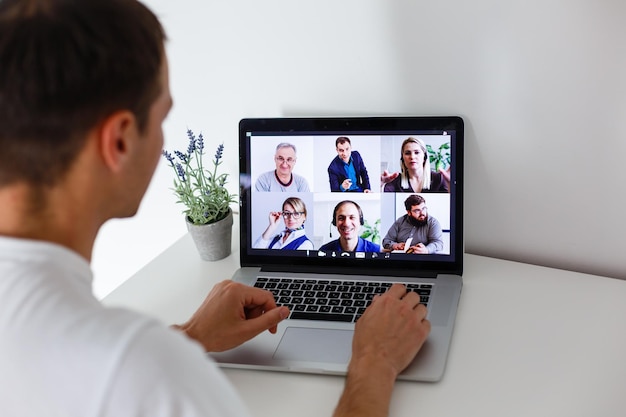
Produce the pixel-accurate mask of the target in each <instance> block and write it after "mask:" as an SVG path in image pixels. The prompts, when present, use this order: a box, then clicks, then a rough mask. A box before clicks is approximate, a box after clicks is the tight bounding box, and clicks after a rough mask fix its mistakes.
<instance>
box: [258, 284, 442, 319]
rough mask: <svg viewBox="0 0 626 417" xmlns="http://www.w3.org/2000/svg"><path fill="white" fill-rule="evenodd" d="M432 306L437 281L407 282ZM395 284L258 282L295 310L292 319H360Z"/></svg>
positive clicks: (422, 299) (283, 304) (277, 301)
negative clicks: (376, 296)
mask: <svg viewBox="0 0 626 417" xmlns="http://www.w3.org/2000/svg"><path fill="white" fill-rule="evenodd" d="M403 284H404V285H406V286H407V290H409V291H415V292H416V293H418V294H419V296H420V302H421V303H422V304H424V305H426V306H428V301H429V299H430V295H431V293H432V291H433V284H413V283H411V284H407V283H403ZM392 285H393V283H392V282H388V281H384V282H383V281H378V282H377V281H348V280H341V281H338V280H317V279H298V278H277V277H276V278H272V277H258V278H257V280H256V282H255V284H254V286H255V287H257V288H263V289H266V290H268V291H271V292H272V294H274V299H275V300H276V304H277V305H278V306H286V307H288V308H289V310H290V311H291V314H290V315H289V318H290V319H297V320H325V321H342V322H352V323H353V322H356V321H357V320H358V319H359V317H361V315H362V314H363V313H364V312H365V309H366V308H367V306H369V305H370V303H371V302H372V299H373V298H374V296H375V295H377V294H383V293H384V292H386V291H387V289H388V288H389V287H391V286H392Z"/></svg>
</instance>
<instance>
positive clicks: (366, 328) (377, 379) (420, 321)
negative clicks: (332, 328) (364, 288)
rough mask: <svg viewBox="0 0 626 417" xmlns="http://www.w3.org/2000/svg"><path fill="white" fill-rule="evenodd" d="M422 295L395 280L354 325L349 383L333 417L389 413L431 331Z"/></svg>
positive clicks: (384, 414) (383, 414)
mask: <svg viewBox="0 0 626 417" xmlns="http://www.w3.org/2000/svg"><path fill="white" fill-rule="evenodd" d="M426 313H427V310H426V307H425V306H424V305H423V304H420V297H419V295H417V294H416V293H414V292H407V291H406V287H405V286H404V285H400V284H395V285H393V286H392V287H391V288H390V289H389V291H387V292H386V293H385V294H383V295H381V296H377V297H375V298H374V300H373V301H372V304H371V305H370V306H369V307H368V308H367V310H365V313H364V314H363V316H361V318H360V319H359V321H358V322H357V323H356V330H355V332H354V338H353V340H352V359H351V360H350V365H349V366H348V377H347V379H346V387H345V390H344V392H343V395H342V396H341V399H340V401H339V405H338V406H337V409H336V410H335V413H334V416H335V417H340V416H356V415H358V416H363V417H364V416H386V415H388V413H389V403H390V401H391V393H392V391H393V386H394V383H395V380H396V378H397V376H398V374H399V373H400V372H402V370H404V369H405V368H406V367H407V366H408V365H409V364H410V363H411V361H412V360H413V358H414V357H415V355H416V354H417V352H418V351H419V350H420V348H421V347H422V345H423V344H424V341H425V340H426V337H427V336H428V334H429V333H430V328H431V326H430V322H429V321H428V320H427V319H426Z"/></svg>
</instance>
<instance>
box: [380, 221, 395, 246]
mask: <svg viewBox="0 0 626 417" xmlns="http://www.w3.org/2000/svg"><path fill="white" fill-rule="evenodd" d="M398 232H399V226H398V221H397V220H396V221H395V222H394V223H393V224H392V225H391V227H390V228H389V230H388V231H387V234H386V235H385V237H384V238H383V248H384V249H389V250H393V248H392V247H391V246H392V245H393V244H395V243H398Z"/></svg>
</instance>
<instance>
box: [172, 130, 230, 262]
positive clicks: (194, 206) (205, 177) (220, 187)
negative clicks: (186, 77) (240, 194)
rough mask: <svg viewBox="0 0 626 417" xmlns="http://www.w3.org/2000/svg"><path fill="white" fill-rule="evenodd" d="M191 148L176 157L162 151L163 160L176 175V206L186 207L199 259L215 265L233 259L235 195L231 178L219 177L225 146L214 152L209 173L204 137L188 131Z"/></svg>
mask: <svg viewBox="0 0 626 417" xmlns="http://www.w3.org/2000/svg"><path fill="white" fill-rule="evenodd" d="M187 137H188V138H189V146H188V147H187V152H181V151H174V156H172V154H171V153H170V152H168V151H166V150H163V156H164V157H165V159H167V161H168V162H169V165H170V166H171V167H172V169H173V170H174V173H175V177H174V188H173V189H172V190H173V191H174V194H175V195H176V197H177V198H178V201H177V203H181V204H183V205H184V206H185V209H184V210H183V214H184V215H185V218H186V222H187V229H188V230H189V233H190V234H191V236H192V237H193V239H194V242H195V244H196V247H197V248H198V252H199V253H200V257H201V258H202V259H204V260H208V261H215V260H219V259H222V258H225V257H227V256H228V255H230V252H231V241H232V225H233V214H232V210H231V208H230V204H231V203H235V202H236V201H237V200H236V199H235V197H236V195H235V194H231V193H230V192H229V191H228V189H226V183H227V180H228V174H225V173H222V174H218V172H217V171H218V167H219V166H220V165H221V164H222V154H223V152H224V144H220V145H219V146H218V147H217V151H216V152H215V158H214V159H213V161H212V162H213V167H212V169H206V168H205V167H204V165H203V161H202V157H203V155H204V153H205V150H204V137H203V136H202V133H200V134H199V135H198V136H197V137H196V136H195V135H194V133H193V131H192V130H191V129H188V130H187Z"/></svg>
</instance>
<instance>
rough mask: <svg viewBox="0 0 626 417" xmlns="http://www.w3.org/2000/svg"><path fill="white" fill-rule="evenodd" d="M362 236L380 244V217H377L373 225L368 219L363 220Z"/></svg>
mask: <svg viewBox="0 0 626 417" xmlns="http://www.w3.org/2000/svg"><path fill="white" fill-rule="evenodd" d="M361 237H362V238H363V239H367V240H370V241H372V242H373V243H376V244H378V245H380V219H376V221H375V222H374V224H373V225H371V224H369V223H368V222H367V220H365V221H364V222H363V232H361Z"/></svg>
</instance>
